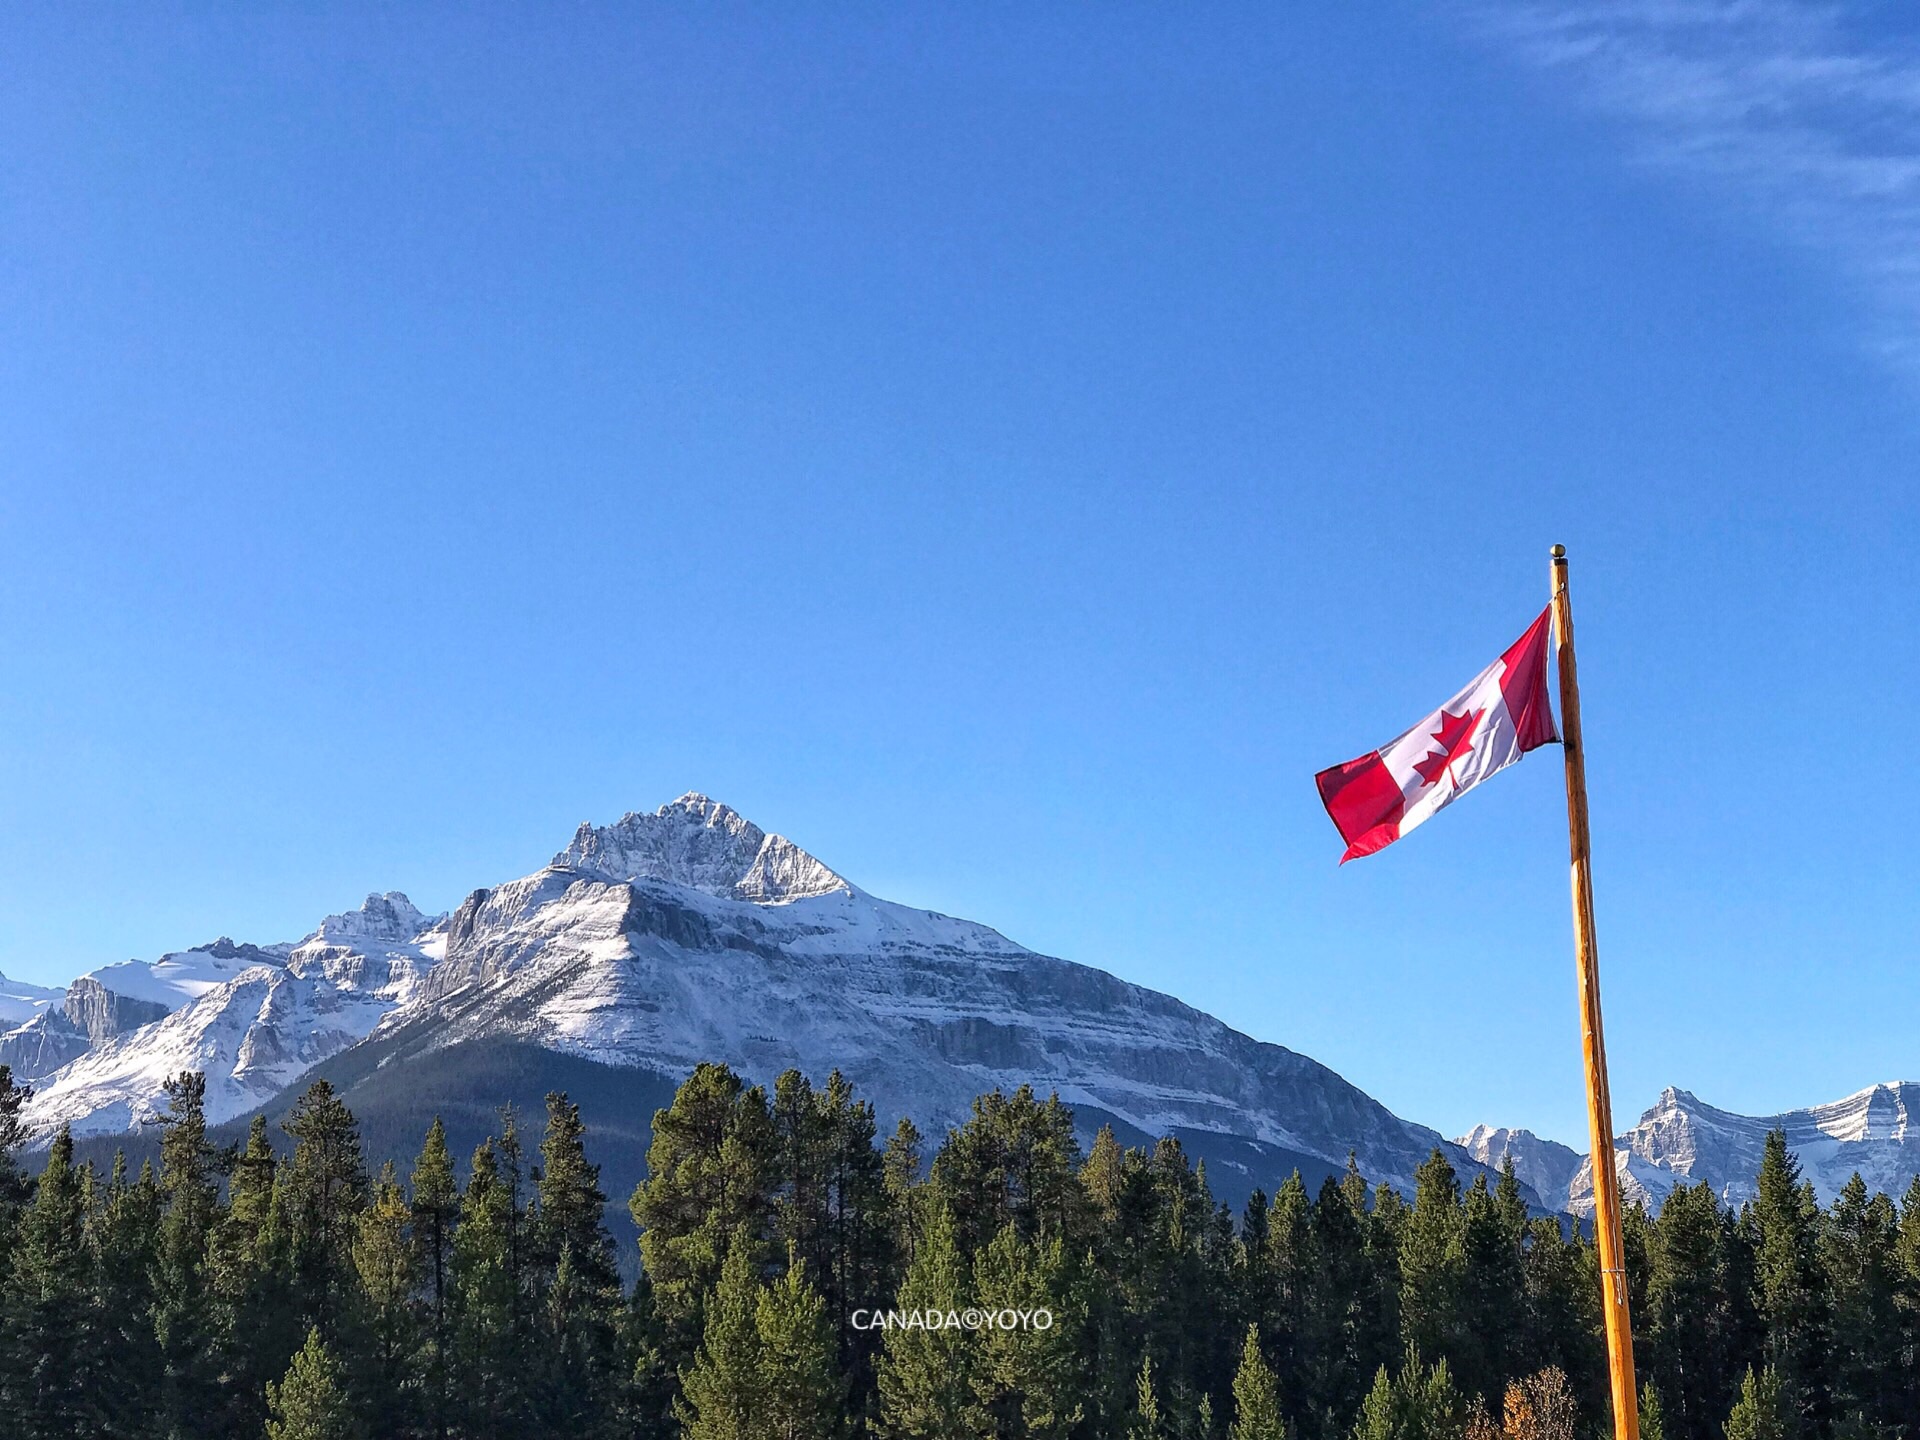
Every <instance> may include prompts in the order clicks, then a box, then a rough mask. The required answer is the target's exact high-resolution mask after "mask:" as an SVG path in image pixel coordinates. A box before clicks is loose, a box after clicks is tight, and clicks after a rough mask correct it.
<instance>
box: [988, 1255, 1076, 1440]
mask: <svg viewBox="0 0 1920 1440" xmlns="http://www.w3.org/2000/svg"><path fill="white" fill-rule="evenodd" d="M1073 1278H1074V1277H1073V1274H1072V1270H1071V1267H1070V1264H1069V1262H1068V1259H1067V1256H1066V1251H1065V1244H1064V1242H1063V1241H1062V1240H1060V1239H1057V1238H1056V1239H1054V1240H1052V1241H1026V1240H1023V1239H1021V1237H1020V1232H1019V1228H1018V1226H1017V1224H1016V1223H1015V1222H1013V1221H1011V1220H1010V1221H1009V1222H1008V1223H1007V1225H1006V1228H1005V1229H1003V1230H1001V1232H1000V1233H999V1234H998V1235H996V1236H995V1237H994V1238H993V1240H992V1241H991V1242H989V1244H988V1245H987V1246H986V1248H985V1249H983V1250H982V1251H981V1252H980V1253H979V1255H978V1256H976V1257H975V1260H974V1273H973V1287H974V1295H975V1297H976V1301H975V1303H976V1304H977V1305H978V1307H979V1308H980V1309H981V1310H982V1311H985V1312H987V1313H989V1314H1004V1313H1006V1312H1009V1311H1011V1312H1016V1313H1018V1314H1038V1313H1040V1312H1046V1313H1047V1314H1048V1315H1050V1316H1051V1317H1052V1324H1051V1325H1049V1326H1047V1327H1046V1328H1041V1327H1040V1326H1037V1325H1032V1324H1001V1325H993V1326H989V1327H987V1328H985V1329H983V1330H981V1331H980V1332H979V1333H978V1334H977V1335H976V1336H974V1337H973V1339H974V1347H975V1351H976V1355H975V1361H974V1365H973V1367H972V1372H973V1373H972V1379H973V1407H972V1415H973V1423H974V1424H975V1425H976V1426H978V1427H980V1428H982V1429H984V1430H987V1431H989V1432H991V1433H993V1434H996V1435H1014V1436H1026V1437H1033V1440H1048V1437H1055V1436H1065V1435H1067V1434H1069V1433H1071V1432H1072V1431H1073V1430H1074V1429H1075V1428H1076V1427H1077V1426H1078V1425H1079V1424H1080V1422H1081V1420H1082V1418H1083V1417H1084V1415H1085V1409H1086V1407H1085V1403H1084V1402H1085V1397H1086V1393H1087V1381H1088V1376H1087V1374H1086V1373H1085V1369H1084V1367H1083V1363H1082V1362H1083V1359H1084V1357H1083V1355H1082V1354H1081V1352H1080V1350H1079V1348H1078V1346H1077V1345H1076V1343H1075V1334H1074V1330H1073V1326H1072V1321H1073V1319H1074V1318H1075V1317H1074V1309H1073V1306H1072V1305H1071V1303H1070V1297H1071V1294H1072V1288H1073Z"/></svg>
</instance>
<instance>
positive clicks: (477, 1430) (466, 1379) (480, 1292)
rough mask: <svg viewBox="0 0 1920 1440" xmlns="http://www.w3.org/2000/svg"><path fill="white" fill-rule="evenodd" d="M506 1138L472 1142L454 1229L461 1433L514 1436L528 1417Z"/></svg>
mask: <svg viewBox="0 0 1920 1440" xmlns="http://www.w3.org/2000/svg"><path fill="white" fill-rule="evenodd" d="M506 1140H507V1137H506V1136H502V1137H500V1138H499V1139H498V1140H496V1139H492V1138H489V1139H487V1140H483V1141H482V1142H481V1143H480V1145H479V1147H478V1148H477V1149H475V1151H474V1153H473V1163H472V1169H471V1173H470V1175H469V1177H468V1180H467V1188H466V1192H465V1194H464V1195H463V1196H462V1197H461V1201H460V1210H461V1220H460V1228H459V1229H458V1230H457V1231H456V1232H455V1234H454V1242H453V1267H452V1268H453V1297H452V1304H451V1309H452V1329H453V1347H452V1356H451V1359H452V1371H453V1393H454V1403H455V1405H456V1407H457V1409H458V1410H459V1412H460V1415H461V1417H462V1419H461V1422H460V1424H459V1425H457V1426H456V1427H455V1429H456V1430H457V1431H458V1432H459V1433H460V1434H461V1435H462V1436H463V1440H517V1437H519V1436H521V1435H522V1434H524V1433H525V1431H526V1430H527V1429H528V1428H530V1425H531V1421H530V1418H529V1417H530V1400H529V1383H528V1382H529V1379H530V1376H529V1374H528V1368H527V1361H528V1357H529V1356H530V1355H531V1354H532V1353H533V1331H532V1301H531V1297H530V1296H529V1295H528V1293H527V1288H526V1284H525V1278H526V1277H525V1272H524V1256H523V1251H524V1248H525V1247H524V1245H523V1243H522V1231H523V1230H524V1228H525V1223H526V1215H525V1212H524V1210H523V1209H522V1206H521V1197H520V1195H519V1188H520V1183H521V1180H520V1175H519V1162H518V1160H517V1158H516V1157H515V1156H514V1154H513V1153H512V1150H511V1148H509V1147H508V1146H507V1144H506Z"/></svg>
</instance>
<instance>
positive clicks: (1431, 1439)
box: [1353, 1349, 1468, 1440]
mask: <svg viewBox="0 0 1920 1440" xmlns="http://www.w3.org/2000/svg"><path fill="white" fill-rule="evenodd" d="M1467 1415H1468V1407H1467V1404H1466V1401H1465V1400H1464V1399H1463V1398H1462V1396H1461V1394H1460V1392H1459V1390H1458V1389H1456V1388H1455V1387H1454V1383H1453V1376H1452V1374H1451V1373H1450V1372H1449V1371H1448V1369H1447V1362H1446V1361H1444V1360H1442V1361H1440V1362H1439V1363H1438V1364H1436V1365H1433V1366H1431V1367H1429V1366H1427V1365H1424V1364H1422V1363H1421V1361H1420V1357H1419V1356H1418V1355H1416V1354H1415V1353H1414V1352H1413V1351H1412V1350H1411V1349H1409V1350H1408V1352H1407V1354H1406V1358H1405V1360H1404V1361H1403V1362H1402V1363H1401V1366H1400V1369H1399V1372H1398V1373H1397V1374H1394V1375H1389V1374H1388V1373H1387V1367H1386V1366H1384V1365H1382V1366H1381V1367H1380V1369H1379V1370H1378V1371H1377V1372H1376V1373H1375V1375H1374V1379H1373V1388H1372V1389H1371V1390H1369V1391H1368V1392H1367V1398H1366V1399H1365V1400H1364V1401H1362V1402H1361V1405H1360V1414H1359V1417H1358V1418H1357V1419H1356V1420H1355V1422H1354V1426H1353V1440H1461V1437H1462V1436H1463V1435H1464V1434H1465V1432H1466V1428H1467Z"/></svg>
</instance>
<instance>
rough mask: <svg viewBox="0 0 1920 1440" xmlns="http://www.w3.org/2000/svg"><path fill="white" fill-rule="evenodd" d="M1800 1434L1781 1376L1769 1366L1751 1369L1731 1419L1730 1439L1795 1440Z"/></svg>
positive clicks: (1728, 1425) (1729, 1420)
mask: <svg viewBox="0 0 1920 1440" xmlns="http://www.w3.org/2000/svg"><path fill="white" fill-rule="evenodd" d="M1799 1433H1800V1430H1799V1426H1798V1424H1797V1423H1796V1422H1795V1419H1794V1415H1793V1409H1792V1406H1791V1404H1790V1403H1789V1401H1788V1400H1787V1397H1786V1394H1785V1387H1784V1386H1783V1385H1782V1383H1781V1380H1780V1377H1779V1375H1778V1374H1777V1373H1776V1372H1775V1371H1774V1369H1773V1367H1772V1366H1768V1367H1767V1368H1766V1369H1764V1370H1762V1371H1761V1372H1760V1373H1759V1374H1758V1375H1755V1374H1754V1372H1753V1371H1752V1369H1748V1371H1747V1374H1746V1378H1745V1379H1744V1380H1743V1381H1741V1383H1740V1394H1739V1397H1738V1398H1737V1399H1736V1400H1735V1401H1734V1405H1733V1410H1732V1411H1731V1413H1729V1414H1728V1416H1727V1427H1726V1440H1794V1437H1795V1436H1796V1435H1798V1434H1799Z"/></svg>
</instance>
